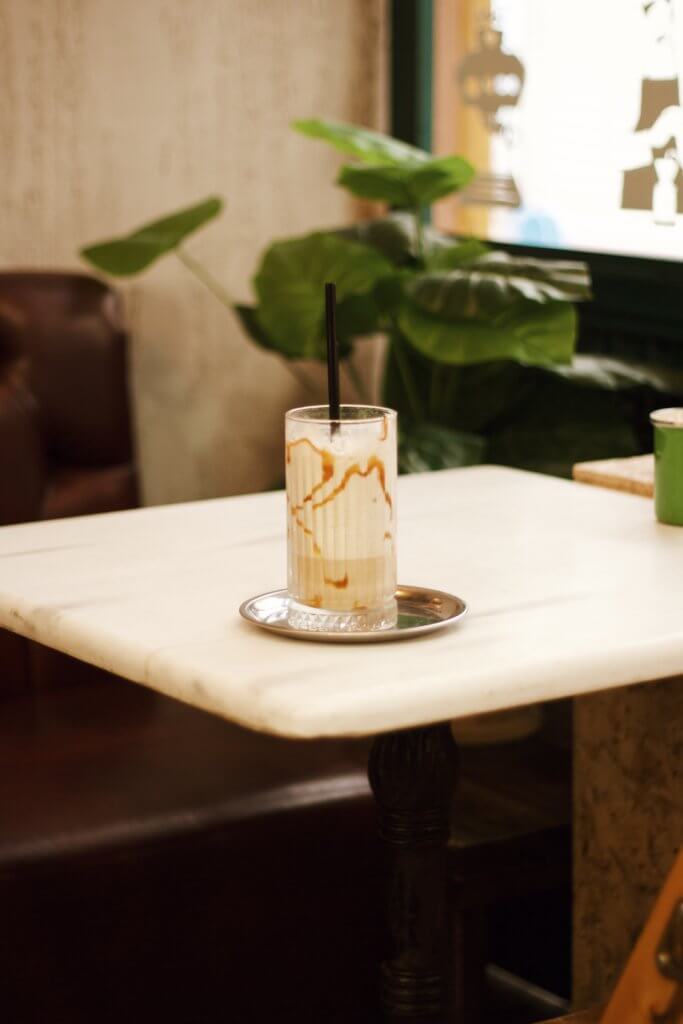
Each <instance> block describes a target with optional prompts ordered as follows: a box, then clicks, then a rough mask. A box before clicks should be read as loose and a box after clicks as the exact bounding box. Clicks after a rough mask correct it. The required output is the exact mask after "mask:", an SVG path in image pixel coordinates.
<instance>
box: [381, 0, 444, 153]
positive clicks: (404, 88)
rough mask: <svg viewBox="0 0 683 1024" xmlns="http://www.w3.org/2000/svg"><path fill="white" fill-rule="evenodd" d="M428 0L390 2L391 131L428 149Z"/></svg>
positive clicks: (431, 15) (430, 9)
mask: <svg viewBox="0 0 683 1024" xmlns="http://www.w3.org/2000/svg"><path fill="white" fill-rule="evenodd" d="M433 31H434V11H433V2H432V0H392V2H391V40H392V45H391V50H392V53H391V130H392V134H394V135H396V136H397V137H398V138H399V139H403V140H404V141H405V142H412V143H413V145H415V146H420V147H421V148H422V149H427V150H431V148H432V57H433V41H432V40H433Z"/></svg>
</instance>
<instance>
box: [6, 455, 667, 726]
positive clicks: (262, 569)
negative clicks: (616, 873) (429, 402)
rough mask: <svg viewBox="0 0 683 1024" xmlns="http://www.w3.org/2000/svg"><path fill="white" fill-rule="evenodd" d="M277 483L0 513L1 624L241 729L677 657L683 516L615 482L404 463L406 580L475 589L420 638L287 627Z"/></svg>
mask: <svg viewBox="0 0 683 1024" xmlns="http://www.w3.org/2000/svg"><path fill="white" fill-rule="evenodd" d="M284 531H285V507H284V497H283V495H282V494H281V493H277V494H275V493H271V494H259V495H249V496H244V497H237V498H226V499H222V500H216V501H206V502H197V503H193V504H187V505H170V506H165V507H161V508H149V509H140V510H136V511H132V512H119V513H112V514H107V515H100V516H88V517H82V518H78V519H69V520H61V521H54V522H42V523H33V524H27V525H22V526H9V527H4V528H2V529H0V625H2V626H6V627H8V628H9V629H12V630H15V631H16V632H18V633H22V634H24V635H25V636H28V637H33V638H34V639H36V640H38V641H40V642H41V643H44V644H47V645H49V646H51V647H56V648H58V649H59V650H62V651H66V652H67V653H69V654H72V655H75V656H76V657H78V658H81V659H83V660H84V661H89V662H92V663H93V664H96V665H100V666H102V667H104V668H107V669H110V670H112V671H113V672H116V673H119V674H120V675H122V676H125V677H127V678H128V679H132V680H135V681H137V682H140V683H144V684H145V685H146V686H149V687H152V688H153V689H155V690H159V691H161V692H163V693H166V694H170V695H171V696H174V697H178V698H179V699H181V700H184V701H187V702H188V703H190V704H195V705H197V706H199V707H202V708H205V709H207V710H209V711H212V712H214V713H215V714H218V715H223V716H224V717H225V718H229V719H232V720H234V721H237V722H241V723H243V724H245V725H247V726H250V727H251V728H253V729H258V730H263V731H268V732H274V733H280V734H282V735H286V736H307V737H313V736H329V735H350V734H363V733H377V732H383V731H385V730H390V729H396V728H401V727H407V726H412V725H418V724H422V723H428V722H434V721H439V720H444V719H449V718H456V717H460V716H464V715H470V714H474V713H477V712H483V711H493V710H497V709H502V708H508V707H512V706H515V705H520V704H526V703H530V702H533V701H538V700H546V699H552V698H556V697H563V696H567V695H570V694H581V693H586V692H589V691H592V690H600V689H605V688H608V687H612V686H618V685H624V684H628V683H635V682H642V681H645V680H653V679H661V678H665V677H669V676H674V675H677V674H681V673H683V529H676V528H675V527H668V526H661V525H659V524H657V523H656V522H655V519H654V513H653V509H652V506H651V503H649V502H645V501H643V499H642V498H638V497H634V496H632V495H627V494H619V493H616V492H612V491H607V490H601V489H598V488H595V487H588V486H585V485H582V484H576V483H570V482H567V481H563V480H556V479H552V478H549V477H542V476H537V475H534V474H529V473H521V472H518V471H515V470H509V469H500V468H497V467H478V468H474V469H463V470H451V471H447V472H442V473H429V474H424V475H419V476H412V477H404V478H402V479H401V480H400V483H399V537H398V549H399V579H400V581H401V582H402V583H409V584H417V585H423V586H428V587H436V588H439V589H442V590H449V591H451V592H454V593H456V594H458V595H460V596H461V597H464V598H465V599H466V600H467V601H468V602H469V604H470V608H471V612H470V616H469V617H468V618H467V619H465V620H464V622H463V623H461V624H460V625H458V626H456V627H454V628H452V629H450V630H446V631H444V632H442V633H437V634H433V635H430V636H426V637H424V638H421V639H419V640H406V641H402V642H400V643H385V644H371V645H332V644H321V643H304V642H301V641H294V640H288V639H285V638H282V637H278V636H274V635H271V634H269V633H266V632H263V631H261V630H258V629H257V628H256V627H254V626H251V625H249V624H248V623H246V622H244V621H242V620H241V619H240V617H239V615H238V607H239V604H240V602H241V601H242V600H243V599H244V598H246V597H249V596H251V595H253V594H257V593H259V592H262V591H264V590H269V589H273V588H276V587H279V586H283V585H284V583H285V540H284Z"/></svg>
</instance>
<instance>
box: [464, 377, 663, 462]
mask: <svg viewBox="0 0 683 1024" xmlns="http://www.w3.org/2000/svg"><path fill="white" fill-rule="evenodd" d="M528 372H529V373H530V374H531V375H532V376H533V390H532V392H531V395H530V397H529V398H528V400H527V401H526V402H525V403H524V404H523V405H519V406H517V407H516V408H515V410H514V413H513V414H512V415H511V416H509V417H508V418H507V419H506V420H504V421H502V422H500V423H498V424H497V425H496V427H495V429H494V430H492V432H491V433H490V436H489V444H490V447H489V455H490V458H491V461H492V462H496V463H499V464H502V465H511V466H517V467H520V468H522V469H531V470H535V471H538V472H544V473H553V474H556V475H558V476H567V477H568V476H571V471H572V466H573V465H574V464H575V463H577V462H584V461H587V460H592V459H604V458H618V457H627V456H630V455H637V454H639V453H640V452H642V451H643V450H644V449H643V448H642V444H641V440H640V437H639V430H638V423H637V420H636V417H634V416H633V415H632V412H631V409H630V407H629V404H628V403H627V402H625V401H624V400H623V398H622V396H621V395H620V394H619V393H615V392H610V391H604V390H602V389H599V388H590V387H583V386H579V385H577V384H575V383H570V382H569V381H567V380H565V379H563V378H562V377H560V376H559V375H557V374H554V373H552V372H549V371H546V370H528ZM482 398H483V396H482Z"/></svg>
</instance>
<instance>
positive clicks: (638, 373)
mask: <svg viewBox="0 0 683 1024" xmlns="http://www.w3.org/2000/svg"><path fill="white" fill-rule="evenodd" d="M554 372H555V373H557V374H559V375H560V376H562V377H564V378H565V380H568V381H570V382H572V383H575V384H580V385H584V386H586V387H596V388H602V389H603V390H605V391H629V390H633V389H636V388H646V389H649V390H652V391H659V392H662V393H665V394H669V395H681V394H683V369H681V368H680V367H673V366H665V365H654V364H652V363H642V362H638V361H637V360H633V359H622V358H617V357H614V356H595V355H582V354H580V355H577V356H576V357H575V359H574V361H573V362H572V363H571V365H569V366H556V367H554Z"/></svg>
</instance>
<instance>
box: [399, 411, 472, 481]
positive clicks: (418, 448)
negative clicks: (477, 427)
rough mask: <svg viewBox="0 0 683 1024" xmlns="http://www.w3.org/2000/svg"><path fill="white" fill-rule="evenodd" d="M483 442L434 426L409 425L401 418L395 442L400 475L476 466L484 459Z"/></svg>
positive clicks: (432, 424) (467, 435)
mask: <svg viewBox="0 0 683 1024" xmlns="http://www.w3.org/2000/svg"><path fill="white" fill-rule="evenodd" d="M485 453H486V440H485V439H484V438H483V437H477V436H476V435H475V434H464V433H462V432H461V431H455V430H449V429H448V428H447V427H440V426H437V425H436V424H434V423H410V422H409V421H406V420H405V419H404V417H401V424H400V430H399V442H398V469H399V472H400V473H424V472H426V471H427V470H430V469H453V468H456V467H458V466H477V465H479V464H480V463H481V462H483V461H484V459H485Z"/></svg>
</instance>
